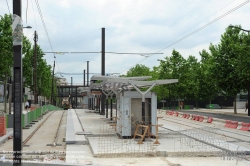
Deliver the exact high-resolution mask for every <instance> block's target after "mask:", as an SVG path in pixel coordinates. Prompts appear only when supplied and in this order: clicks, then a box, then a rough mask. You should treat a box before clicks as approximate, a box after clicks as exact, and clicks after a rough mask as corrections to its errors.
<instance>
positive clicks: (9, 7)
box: [6, 0, 10, 14]
mask: <svg viewBox="0 0 250 166" xmlns="http://www.w3.org/2000/svg"><path fill="white" fill-rule="evenodd" d="M6 3H7V6H8V10H9V14H10V7H9V3H8V0H6Z"/></svg>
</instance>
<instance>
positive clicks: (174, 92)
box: [159, 50, 186, 100]
mask: <svg viewBox="0 0 250 166" xmlns="http://www.w3.org/2000/svg"><path fill="white" fill-rule="evenodd" d="M185 62H186V60H185V59H184V58H183V57H182V55H181V54H180V53H179V52H178V51H176V50H173V52H172V55H171V56H170V57H165V60H162V61H161V63H160V72H159V79H178V84H172V85H171V84H169V85H165V86H164V87H167V88H168V89H169V90H170V91H171V96H173V97H174V99H175V97H178V100H180V98H184V97H185V84H184V80H185V74H184V73H185V65H184V64H185Z"/></svg>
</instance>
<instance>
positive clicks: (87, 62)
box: [87, 61, 89, 86]
mask: <svg viewBox="0 0 250 166" xmlns="http://www.w3.org/2000/svg"><path fill="white" fill-rule="evenodd" d="M87 86H89V61H87Z"/></svg>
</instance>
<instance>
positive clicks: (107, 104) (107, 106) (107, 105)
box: [106, 96, 109, 118]
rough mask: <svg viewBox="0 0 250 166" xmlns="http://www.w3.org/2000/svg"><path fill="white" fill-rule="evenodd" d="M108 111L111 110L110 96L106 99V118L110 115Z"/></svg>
mask: <svg viewBox="0 0 250 166" xmlns="http://www.w3.org/2000/svg"><path fill="white" fill-rule="evenodd" d="M108 109H109V96H107V98H106V118H108V113H109V111H108Z"/></svg>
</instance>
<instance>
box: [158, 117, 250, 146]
mask: <svg viewBox="0 0 250 166" xmlns="http://www.w3.org/2000/svg"><path fill="white" fill-rule="evenodd" d="M162 120H164V121H170V122H172V123H176V124H179V125H185V126H188V127H191V128H194V126H191V125H188V124H186V123H187V121H183V120H181V119H180V120H178V121H181V122H186V123H185V124H183V123H178V122H176V121H174V120H172V118H171V120H170V118H168V119H167V120H166V119H162ZM188 123H191V124H194V125H197V123H193V122H192V121H190V122H188ZM198 125H199V126H203V127H207V126H206V125H203V124H202V123H199V124H198ZM219 130H220V131H223V132H227V133H233V134H237V136H239V135H241V136H244V137H246V139H245V140H243V139H239V138H237V137H233V136H228V135H225V134H220V133H216V134H218V135H221V136H223V137H228V138H232V139H235V140H237V141H239V142H247V141H246V140H247V138H249V136H247V135H245V134H241V133H235V132H232V131H227V130H223V129H219ZM208 132H209V131H208ZM211 133H213V132H211ZM213 134H214V133H213Z"/></svg>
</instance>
